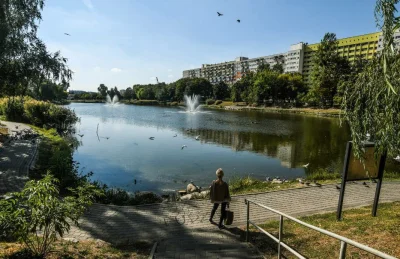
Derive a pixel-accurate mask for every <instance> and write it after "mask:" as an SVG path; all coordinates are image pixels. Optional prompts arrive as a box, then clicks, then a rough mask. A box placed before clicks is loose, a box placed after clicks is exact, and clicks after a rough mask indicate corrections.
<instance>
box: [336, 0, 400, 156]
mask: <svg viewBox="0 0 400 259" xmlns="http://www.w3.org/2000/svg"><path fill="white" fill-rule="evenodd" d="M398 3H399V1H398V0H378V1H377V4H376V9H375V16H376V20H377V24H378V28H379V29H381V30H382V32H383V46H384V49H383V51H382V52H381V53H379V54H378V55H377V56H375V57H373V59H372V60H371V61H370V62H369V63H368V64H367V65H366V66H365V67H364V69H363V70H362V72H361V73H359V74H358V75H357V77H356V80H355V83H354V85H352V86H349V87H347V88H346V91H345V92H344V96H343V106H342V108H343V110H344V119H345V120H346V121H348V123H349V126H350V129H351V133H352V140H353V146H354V151H355V153H356V155H357V156H358V157H360V158H362V157H363V156H362V154H363V149H362V143H363V141H365V140H366V139H367V137H366V135H367V134H369V135H370V136H371V140H372V141H374V142H375V154H376V155H380V154H383V153H385V152H387V153H388V155H389V157H390V156H392V157H395V156H397V155H399V154H400V135H399V132H400V94H399V93H400V77H399V71H400V55H399V52H398V51H396V50H395V49H394V48H393V36H394V31H395V29H398V28H399V27H400V18H399V17H395V14H396V13H397V10H396V4H398Z"/></svg>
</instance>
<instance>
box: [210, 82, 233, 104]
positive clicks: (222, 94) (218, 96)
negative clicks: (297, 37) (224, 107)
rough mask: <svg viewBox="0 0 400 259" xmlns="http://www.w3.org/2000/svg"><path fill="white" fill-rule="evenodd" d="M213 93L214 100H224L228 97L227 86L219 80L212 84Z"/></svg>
mask: <svg viewBox="0 0 400 259" xmlns="http://www.w3.org/2000/svg"><path fill="white" fill-rule="evenodd" d="M213 94H214V99H215V100H224V99H225V98H228V97H229V86H228V85H227V84H226V83H225V82H223V81H221V82H219V83H218V84H215V85H213Z"/></svg>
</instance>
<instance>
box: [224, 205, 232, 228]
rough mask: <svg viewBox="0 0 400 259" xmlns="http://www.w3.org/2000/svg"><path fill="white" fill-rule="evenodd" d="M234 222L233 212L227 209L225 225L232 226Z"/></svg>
mask: <svg viewBox="0 0 400 259" xmlns="http://www.w3.org/2000/svg"><path fill="white" fill-rule="evenodd" d="M232 222H233V211H230V209H227V210H226V211H225V219H224V223H225V225H232Z"/></svg>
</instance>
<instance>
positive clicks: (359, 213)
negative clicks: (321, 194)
mask: <svg viewBox="0 0 400 259" xmlns="http://www.w3.org/2000/svg"><path fill="white" fill-rule="evenodd" d="M371 209H372V208H371V206H368V207H363V208H357V209H350V210H345V211H344V215H343V221H337V220H336V213H326V214H319V215H313V216H307V217H301V218H300V220H302V221H304V222H306V223H309V224H312V225H314V226H317V227H320V228H323V229H326V230H329V231H331V232H334V233H336V234H339V235H342V236H344V237H347V238H350V239H352V240H355V241H357V242H359V243H361V244H365V245H367V246H369V247H372V248H374V249H377V250H379V251H382V252H384V253H387V254H389V255H392V256H397V257H398V256H400V246H399V244H400V217H399V211H400V202H394V203H383V204H380V205H379V208H378V215H377V217H372V216H371ZM261 227H262V228H263V229H265V230H266V231H268V232H270V233H272V234H273V235H274V236H275V237H277V235H278V229H279V222H278V221H269V222H266V223H265V224H262V225H261ZM244 230H245V229H244V228H242V231H243V232H244ZM250 239H251V242H252V243H253V244H254V245H255V246H256V247H258V249H259V250H260V251H261V252H262V253H263V254H264V255H265V257H267V258H272V257H276V256H277V245H276V243H275V242H274V241H272V240H271V239H270V238H268V237H267V236H266V235H265V234H262V233H260V232H259V231H258V230H256V229H255V228H251V233H250ZM283 241H284V242H285V243H287V244H288V245H290V246H291V247H293V248H294V249H296V250H297V251H298V252H300V253H301V254H303V255H305V256H306V257H307V258H338V257H339V251H340V242H339V241H337V240H336V239H334V238H331V237H328V236H326V235H323V234H320V233H319V232H316V231H314V230H311V229H308V228H306V227H303V226H301V225H299V224H297V223H294V222H293V221H289V220H285V222H284V232H283ZM283 251H284V252H283V254H284V256H285V257H283V258H295V257H293V256H292V255H291V254H290V253H289V252H287V251H285V249H283ZM346 258H376V257H375V256H372V255H371V254H369V253H367V252H365V251H362V250H360V249H357V248H355V247H352V246H350V245H348V247H347V253H346Z"/></svg>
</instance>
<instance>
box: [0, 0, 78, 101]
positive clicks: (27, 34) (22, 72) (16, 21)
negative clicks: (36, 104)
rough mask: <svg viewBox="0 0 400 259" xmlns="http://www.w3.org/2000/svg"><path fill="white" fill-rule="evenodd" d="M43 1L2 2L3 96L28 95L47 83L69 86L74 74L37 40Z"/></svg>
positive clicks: (0, 71)
mask: <svg viewBox="0 0 400 259" xmlns="http://www.w3.org/2000/svg"><path fill="white" fill-rule="evenodd" d="M43 6H44V0H3V1H0V94H5V95H20V94H22V95H23V94H26V92H27V90H28V87H29V86H32V85H34V84H37V85H40V84H41V83H42V82H43V81H45V80H50V81H56V82H59V83H62V84H63V85H64V86H65V87H68V82H69V81H70V80H71V79H72V71H71V70H70V69H69V68H68V66H67V59H66V58H64V57H62V56H61V54H60V52H56V53H50V52H49V51H48V50H47V48H46V45H45V44H44V43H43V42H42V41H41V40H40V39H39V38H38V37H37V29H38V24H39V22H40V20H41V19H42V17H41V11H42V9H43Z"/></svg>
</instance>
